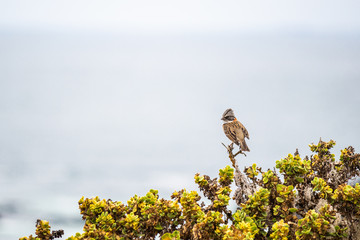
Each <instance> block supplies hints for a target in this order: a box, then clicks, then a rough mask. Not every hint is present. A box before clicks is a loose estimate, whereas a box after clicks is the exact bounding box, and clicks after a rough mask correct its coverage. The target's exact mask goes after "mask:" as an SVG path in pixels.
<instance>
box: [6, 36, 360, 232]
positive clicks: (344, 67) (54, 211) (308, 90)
mask: <svg viewBox="0 0 360 240" xmlns="http://www.w3.org/2000/svg"><path fill="white" fill-rule="evenodd" d="M359 40H360V35H337V34H334V35H314V34H305V33H298V34H258V35H256V34H236V35H225V34H224V35H172V36H160V35H156V36H150V35H121V34H118V35H115V34H113V35H112V34H101V35H98V34H90V33H66V34H65V33H57V32H52V33H49V32H46V33H45V32H14V31H5V30H3V31H2V32H1V33H0V122H1V124H0V185H1V187H0V194H1V195H0V196H1V199H0V213H1V218H0V238H1V239H16V238H19V237H22V236H28V235H30V234H34V231H35V221H36V219H38V218H40V219H45V220H49V221H50V225H51V226H52V227H53V228H52V229H53V230H58V229H64V230H65V237H69V236H71V235H73V234H75V233H76V232H81V231H82V224H83V222H82V220H81V216H80V214H79V210H78V205H77V201H78V200H79V199H80V198H81V197H82V196H85V197H93V196H99V197H100V198H111V199H112V200H118V201H123V202H125V201H126V200H127V199H128V198H130V197H131V196H133V195H134V194H137V195H144V194H145V193H146V192H147V191H148V190H149V189H151V188H154V189H158V190H159V193H160V195H161V197H165V198H168V199H169V196H170V195H171V193H172V192H173V191H174V190H180V189H182V188H183V187H185V188H187V189H192V190H195V189H196V187H195V185H194V183H193V176H194V174H195V173H197V172H200V173H203V174H208V175H210V176H211V177H216V175H217V173H218V169H219V168H222V167H224V166H226V165H228V164H230V162H229V161H228V159H227V158H226V152H225V149H224V148H223V146H222V145H221V142H224V143H228V140H227V139H226V137H225V136H224V134H223V132H222V129H221V121H220V118H221V115H222V113H223V111H224V110H225V109H226V108H228V107H232V108H233V109H234V110H235V114H236V116H237V117H238V119H240V121H242V122H243V124H244V125H245V126H246V128H247V129H248V131H249V133H250V141H248V145H249V147H250V149H251V153H250V154H248V157H247V158H246V159H241V161H240V166H241V167H243V166H245V165H249V164H251V163H253V162H256V163H257V164H259V165H261V166H262V167H263V168H264V169H266V168H272V167H273V166H274V165H275V160H278V159H279V158H282V157H285V156H286V155H287V154H288V153H293V152H294V151H295V149H296V148H299V151H300V153H301V155H302V156H304V155H305V154H309V150H308V147H307V145H308V144H309V143H311V142H317V141H318V139H319V138H320V137H322V138H323V140H328V139H330V138H333V139H334V140H336V141H337V142H338V145H337V146H336V148H335V152H336V154H337V155H338V152H339V150H340V149H341V148H344V147H347V146H348V145H353V146H354V147H355V149H357V150H359V149H360V144H359V142H360V141H359V136H360V128H359V127H358V123H359V121H360V115H359V112H358V111H357V108H358V107H357V106H358V105H359V104H360V97H359V94H358V93H357V89H358V88H359V82H360V81H359V79H360V68H359V65H360V44H359V43H360V41H359Z"/></svg>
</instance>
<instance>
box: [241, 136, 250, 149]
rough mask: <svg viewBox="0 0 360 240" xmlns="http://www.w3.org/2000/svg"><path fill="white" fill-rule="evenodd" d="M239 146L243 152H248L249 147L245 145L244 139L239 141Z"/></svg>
mask: <svg viewBox="0 0 360 240" xmlns="http://www.w3.org/2000/svg"><path fill="white" fill-rule="evenodd" d="M240 148H241V151H243V152H250V149H249V147H248V146H247V145H246V142H245V139H244V140H242V141H241V142H240Z"/></svg>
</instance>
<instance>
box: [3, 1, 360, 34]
mask: <svg viewBox="0 0 360 240" xmlns="http://www.w3.org/2000/svg"><path fill="white" fill-rule="evenodd" d="M359 9H360V1H357V0H343V1H334V0H319V1H312V0H301V1H298V0H297V1H288V0H274V1H267V0H258V1H234V0H231V1H221V2H220V1H209V0H200V1H188V0H185V1H168V0H161V1H159V0H153V1H147V0H142V1H105V2H104V1H90V0H77V1H73V0H61V1H48V0H33V1H28V0H11V1H6V0H5V1H4V0H1V1H0V27H3V28H46V29H67V30H79V29H82V30H104V31H128V32H152V33H154V32H159V33H162V32H214V31H215V32H216V31H220V32H223V31H230V32H233V31H272V30H275V31H277V30H294V29H300V30H306V31H325V32H328V31H344V32H349V31H356V30H359V29H360V14H359Z"/></svg>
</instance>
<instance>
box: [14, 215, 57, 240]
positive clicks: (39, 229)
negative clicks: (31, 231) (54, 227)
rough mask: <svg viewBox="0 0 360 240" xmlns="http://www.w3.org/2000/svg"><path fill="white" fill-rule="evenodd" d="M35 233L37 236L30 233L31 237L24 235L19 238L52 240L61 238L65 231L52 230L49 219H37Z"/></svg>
mask: <svg viewBox="0 0 360 240" xmlns="http://www.w3.org/2000/svg"><path fill="white" fill-rule="evenodd" d="M35 234H36V236H35V237H33V236H32V235H30V236H29V237H22V238H20V239H19V240H50V239H54V238H60V237H61V236H62V235H63V234H64V231H63V230H58V231H52V232H50V225H49V222H48V221H44V220H37V221H36V231H35Z"/></svg>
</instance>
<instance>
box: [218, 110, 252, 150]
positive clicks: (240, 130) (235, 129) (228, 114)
mask: <svg viewBox="0 0 360 240" xmlns="http://www.w3.org/2000/svg"><path fill="white" fill-rule="evenodd" d="M221 120H223V121H224V124H223V129H224V133H225V135H226V136H227V137H228V138H229V139H230V140H231V141H232V143H231V146H232V144H234V143H235V144H236V145H238V146H239V148H240V149H241V151H244V152H250V149H249V147H248V146H247V144H246V142H245V138H247V139H250V138H249V133H248V131H247V130H246V128H245V127H244V125H242V123H241V122H239V121H238V120H237V119H236V117H235V114H234V111H233V110H232V109H231V108H229V109H226V110H225V112H224V114H223V115H222V118H221Z"/></svg>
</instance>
